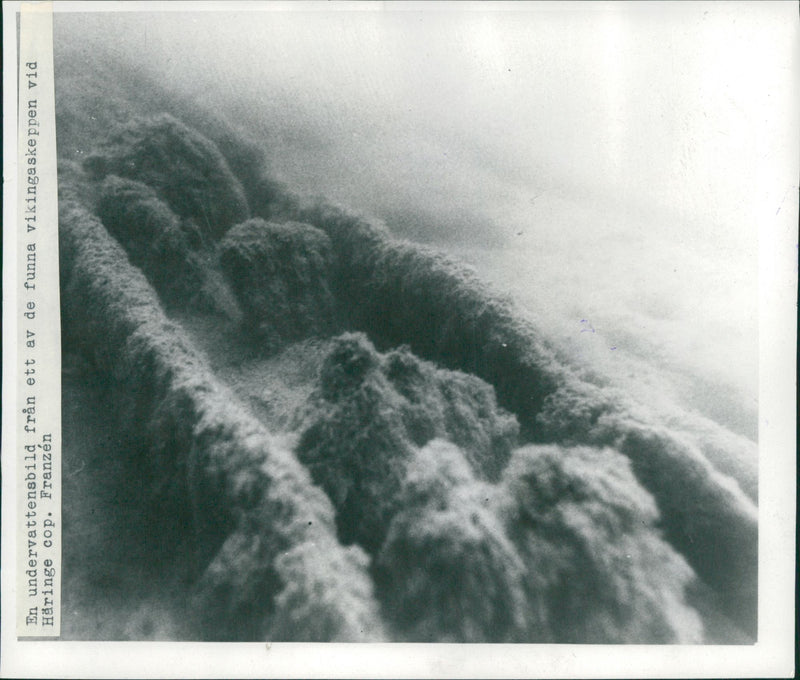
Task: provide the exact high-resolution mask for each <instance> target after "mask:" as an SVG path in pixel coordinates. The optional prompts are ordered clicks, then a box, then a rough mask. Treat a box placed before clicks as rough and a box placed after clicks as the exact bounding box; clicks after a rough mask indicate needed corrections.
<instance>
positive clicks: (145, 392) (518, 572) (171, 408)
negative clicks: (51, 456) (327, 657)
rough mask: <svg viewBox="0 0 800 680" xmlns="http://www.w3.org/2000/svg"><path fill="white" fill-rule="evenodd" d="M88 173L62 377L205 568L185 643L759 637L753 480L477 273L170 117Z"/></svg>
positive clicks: (68, 295)
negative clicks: (75, 361)
mask: <svg viewBox="0 0 800 680" xmlns="http://www.w3.org/2000/svg"><path fill="white" fill-rule="evenodd" d="M73 124H74V122H73ZM236 148H237V149H241V145H239V146H237V147H236ZM60 168H61V176H60V192H61V196H60V199H61V200H60V204H61V207H60V233H61V257H62V267H61V270H62V307H63V325H64V333H63V338H64V340H63V342H64V353H65V355H68V356H70V357H78V358H79V359H80V362H81V365H82V366H83V367H84V368H83V369H82V371H83V372H82V374H81V375H82V376H83V377H82V378H80V379H84V380H86V381H89V380H90V379H91V380H95V381H97V380H100V381H101V382H102V383H103V384H104V385H105V395H106V398H107V399H108V400H109V401H110V402H111V403H113V414H114V416H113V423H112V427H113V428H115V429H117V430H121V431H125V432H127V433H128V434H127V436H126V438H125V441H126V442H129V443H130V446H131V447H133V448H135V452H134V453H133V454H131V453H130V452H129V453H127V454H125V458H126V460H127V461H128V463H127V464H126V467H125V471H126V474H128V475H131V476H135V477H137V478H138V479H145V480H147V485H146V487H147V490H148V493H147V497H146V498H144V499H142V501H141V503H142V508H143V509H142V513H141V516H142V517H146V518H147V521H148V522H149V527H148V531H150V532H152V533H153V534H158V533H159V532H164V533H167V534H169V536H170V537H179V539H178V540H180V541H182V544H185V550H186V554H188V555H189V556H190V559H189V562H190V564H189V566H188V567H186V569H185V572H184V574H183V577H182V579H181V581H180V583H181V587H182V588H184V589H185V595H186V602H188V605H187V608H186V611H187V612H188V625H186V627H184V628H181V631H182V632H181V633H180V635H181V636H184V637H189V638H199V639H225V640H231V639H246V640H261V639H268V640H320V641H324V640H331V641H333V640H340V641H341V640H348V641H361V640H378V639H389V640H398V641H406V640H408V641H464V642H551V641H553V642H637V643H653V642H701V641H715V642H720V641H722V642H724V641H739V640H741V639H743V638H744V639H746V638H747V636H753V635H754V634H755V609H756V563H757V508H756V504H755V502H756V498H755V491H754V488H753V486H752V479H753V476H752V471H751V469H750V468H749V467H748V466H747V465H746V464H742V463H741V461H734V462H733V463H731V464H730V465H728V466H725V465H719V464H712V463H711V462H709V460H708V458H707V457H706V456H705V455H704V453H703V450H704V448H703V442H702V441H698V438H697V435H696V434H695V433H692V432H682V431H676V429H675V428H674V427H667V426H666V425H665V424H662V423H659V422H657V421H656V420H654V419H653V417H652V416H650V415H649V414H648V413H647V412H646V410H645V409H643V408H641V407H639V406H637V405H635V404H632V403H630V402H629V401H628V400H627V399H626V398H625V396H624V395H620V394H618V393H615V392H613V391H611V390H609V389H605V388H601V387H598V386H596V385H592V384H589V383H587V382H586V381H584V380H582V379H580V378H579V377H578V376H577V375H576V374H575V373H574V372H573V371H572V370H571V369H570V368H569V367H568V366H566V365H564V364H563V363H562V362H560V361H558V360H557V359H556V355H555V353H554V352H553V351H552V350H551V349H550V348H548V346H547V345H546V343H545V342H544V341H543V340H542V338H541V337H540V334H539V333H538V332H537V329H536V328H535V326H534V325H533V324H532V323H531V322H530V321H529V320H528V319H527V318H526V317H525V316H524V315H523V314H522V313H520V312H519V310H517V309H516V308H515V307H514V305H513V304H512V303H511V302H510V301H509V300H506V299H504V298H502V297H500V296H498V295H497V294H495V293H494V292H493V291H491V290H490V289H489V288H488V287H487V286H485V285H484V284H483V282H481V281H480V279H479V278H478V277H477V276H476V275H475V274H474V273H473V272H472V271H471V270H470V269H469V268H467V267H465V266H463V265H461V264H460V263H458V262H456V261H454V260H453V259H451V258H449V257H447V256H445V255H444V254H442V253H440V252H437V251H436V250H434V249H432V248H428V247H425V246H421V245H418V244H414V243H411V242H407V241H401V240H398V239H395V238H393V237H392V236H391V234H390V233H389V231H388V229H387V228H386V227H385V226H384V225H382V224H381V223H378V222H376V221H374V220H370V219H367V218H364V217H361V216H358V215H354V214H352V213H351V212H349V211H347V210H345V209H342V208H339V207H335V206H332V205H330V204H329V203H327V202H325V201H323V200H317V199H315V200H308V199H303V198H300V197H298V196H296V195H294V194H293V193H292V192H291V191H289V190H288V189H287V188H285V187H283V186H281V185H280V184H278V183H276V182H275V181H273V180H271V179H269V178H268V177H267V176H265V175H264V174H263V173H262V174H261V175H258V174H254V173H253V170H252V167H250V166H248V173H247V175H246V176H242V177H237V176H236V173H234V172H233V171H232V170H231V167H230V166H229V165H228V162H227V160H226V158H225V148H224V147H219V148H218V147H217V145H216V144H215V143H214V142H213V141H211V140H210V139H208V138H206V137H205V136H204V135H203V134H202V133H201V132H200V131H198V130H196V129H192V128H189V127H188V126H186V125H185V124H183V123H182V122H181V121H179V120H178V119H176V118H175V117H173V116H170V115H165V114H161V115H157V116H144V117H139V118H133V119H132V120H130V121H128V122H126V123H124V124H123V125H122V126H120V127H118V128H116V129H114V130H113V131H112V132H111V133H110V134H109V135H108V137H107V138H106V139H104V140H101V141H100V142H99V143H98V144H97V145H96V146H95V148H94V149H93V150H91V152H90V153H89V154H88V157H87V160H86V161H84V162H82V163H73V162H68V161H66V159H65V160H64V162H62V163H61V164H60ZM80 379H78V380H77V383H80ZM73 380H74V378H73ZM78 426H79V424H78V423H76V424H74V425H73V427H78ZM69 428H70V425H69V423H68V424H67V429H66V432H67V436H65V445H66V446H67V448H69V445H70V442H69V439H68V434H69ZM67 455H68V454H67ZM716 456H717V458H718V459H719V460H722V461H723V462H724V461H726V460H727V459H726V456H725V453H724V452H719V451H717V452H716ZM753 465H755V461H753ZM721 469H724V470H725V473H723V472H721V471H720V470H721ZM743 487H744V488H746V489H748V490H749V491H748V493H745V492H744V491H743V490H742V488H743ZM159 505H163V506H164V507H168V508H171V509H175V512H173V513H171V516H170V518H169V519H168V520H167V519H164V520H163V521H162V520H161V519H160V518H159V513H158V512H157V508H158V507H159ZM154 508H156V510H155V511H154ZM67 521H69V517H67ZM170 540H173V539H170ZM167 543H169V541H167ZM165 564H169V562H168V561H167V562H165ZM73 565H74V568H75V569H80V555H79V554H77V553H76V554H75V556H74V557H73ZM76 597H77V596H76ZM164 630H165V631H166V632H164V634H165V635H169V634H170V633H171V632H172V634H176V633H174V630H175V629H172V630H171V629H170V628H169V626H167V627H166V628H165V629H164Z"/></svg>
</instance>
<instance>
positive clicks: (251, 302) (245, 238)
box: [220, 218, 335, 345]
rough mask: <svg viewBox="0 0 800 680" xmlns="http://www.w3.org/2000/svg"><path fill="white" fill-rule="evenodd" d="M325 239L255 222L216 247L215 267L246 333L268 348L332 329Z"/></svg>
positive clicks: (301, 228) (305, 229) (308, 229)
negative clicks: (231, 294)
mask: <svg viewBox="0 0 800 680" xmlns="http://www.w3.org/2000/svg"><path fill="white" fill-rule="evenodd" d="M332 258H333V255H332V252H331V244H330V239H329V238H328V236H327V235H326V234H325V232H323V231H321V230H319V229H317V228H316V227H312V226H310V225H308V224H301V223H299V222H287V223H285V224H278V223H275V222H265V221H264V220H262V219H260V218H256V219H252V220H248V221H247V222H244V223H242V224H239V225H236V226H235V227H233V228H232V229H231V230H230V231H228V233H227V234H226V235H225V238H224V239H223V240H222V243H221V244H220V265H221V268H222V271H223V272H224V273H225V275H226V277H227V278H228V280H229V281H230V282H231V286H232V288H233V290H234V292H235V294H236V297H237V299H238V301H239V304H240V305H241V308H242V310H243V311H244V319H243V320H244V323H245V324H246V326H247V328H248V329H249V330H250V331H252V332H253V333H255V334H256V335H257V336H259V339H260V340H261V341H263V342H264V343H266V344H268V345H280V344H281V343H286V342H289V341H296V340H300V339H302V338H307V337H314V336H321V335H326V334H328V333H330V332H331V330H332V329H333V328H334V311H335V310H334V298H333V294H332V293H331V290H330V283H329V279H330V271H331V268H332V266H333V263H332Z"/></svg>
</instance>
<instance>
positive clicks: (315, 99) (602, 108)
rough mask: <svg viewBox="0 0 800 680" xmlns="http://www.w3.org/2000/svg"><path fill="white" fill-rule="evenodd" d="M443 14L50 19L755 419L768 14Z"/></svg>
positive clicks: (635, 366)
mask: <svg viewBox="0 0 800 680" xmlns="http://www.w3.org/2000/svg"><path fill="white" fill-rule="evenodd" d="M270 7H271V8H272V9H278V8H279V7H280V5H270ZM455 10H456V11H453V8H452V6H451V8H450V9H449V10H447V9H443V6H441V5H437V6H432V5H428V6H425V7H421V6H420V5H416V4H413V3H397V4H396V5H391V4H390V5H385V4H383V5H381V4H376V5H357V6H355V9H353V8H352V6H350V9H344V10H341V11H298V10H296V9H295V11H291V12H285V11H266V12H257V13H247V14H244V13H237V12H227V13H224V14H222V13H208V12H204V13H192V14H187V13H177V12H160V13H152V14H149V13H141V12H136V13H122V12H120V13H113V14H100V13H98V14H92V15H80V16H70V15H66V14H65V15H61V16H59V17H58V20H57V23H56V32H57V33H56V34H57V37H58V36H61V39H64V40H79V41H81V45H82V46H83V50H84V51H83V53H84V54H85V55H86V58H91V54H92V45H102V46H103V48H104V49H105V50H111V52H114V53H116V54H117V55H118V56H119V57H121V58H122V59H124V60H126V61H129V62H135V63H138V64H140V65H141V66H142V67H143V68H144V69H145V70H147V71H149V72H152V73H155V74H157V75H158V77H159V79H160V80H161V81H162V82H163V83H164V84H166V85H168V86H169V87H171V88H174V90H175V91H176V92H177V93H180V94H182V95H188V96H190V97H194V98H196V100H197V102H198V105H199V106H203V107H208V108H210V109H212V110H215V111H217V112H219V113H221V114H223V115H224V116H226V117H227V118H228V119H229V120H231V122H233V123H235V124H237V125H240V126H241V127H242V128H244V129H245V130H247V131H248V133H249V134H250V135H251V136H252V137H253V138H255V139H257V140H258V141H259V143H263V146H264V148H265V149H266V151H267V155H268V159H269V162H270V165H271V168H272V171H273V173H274V174H275V175H276V176H277V177H280V178H282V179H284V180H285V181H286V182H287V183H289V184H290V186H292V187H295V188H297V189H299V190H301V191H306V192H310V193H314V194H320V195H324V196H327V197H329V198H331V199H334V200H337V201H341V202H343V203H345V204H347V205H349V206H351V207H353V208H355V209H363V210H365V211H367V212H369V213H371V214H374V215H376V216H378V217H381V218H383V219H385V220H386V222H387V223H388V224H389V225H390V226H391V228H392V229H393V231H394V232H395V233H397V234H401V235H405V236H408V237H410V238H414V239H417V240H422V241H427V242H432V243H437V244H443V245H445V246H447V247H448V248H449V249H451V250H452V252H454V253H456V254H458V255H459V256H461V257H463V258H464V259H466V260H468V261H470V262H472V263H473V264H475V265H476V267H477V268H478V269H479V271H481V272H482V273H483V275H484V276H485V277H487V278H489V279H490V280H492V281H494V282H495V283H496V284H497V285H498V286H499V287H500V288H502V289H504V290H507V291H509V292H510V293H511V294H512V295H513V296H514V297H515V298H516V299H517V300H518V302H519V303H520V304H522V305H523V306H525V307H526V308H527V310H528V311H529V312H530V313H531V315H532V316H534V318H536V319H537V321H538V322H539V324H540V326H541V327H542V328H543V329H545V330H546V332H547V333H549V334H550V335H551V337H552V338H553V339H555V340H556V341H557V343H558V344H559V346H560V347H561V348H562V350H563V352H564V353H565V354H566V355H568V356H569V357H570V358H571V359H572V360H573V361H575V362H577V363H585V364H588V365H591V366H592V367H593V368H594V369H595V370H597V371H598V372H600V373H602V374H604V375H606V376H610V377H611V379H612V380H616V381H618V382H619V383H621V384H623V385H624V386H625V387H626V388H627V389H630V390H631V391H633V392H634V393H637V394H638V395H639V396H641V397H642V398H644V399H647V400H648V401H657V400H658V399H664V400H665V403H672V402H679V403H682V404H683V405H684V406H689V407H691V408H697V409H699V410H701V411H703V412H704V413H705V414H707V415H709V416H711V417H713V418H715V419H716V420H718V421H719V422H721V423H723V424H725V425H727V426H728V427H730V428H731V429H733V430H735V431H737V432H739V433H741V434H745V435H747V436H749V437H751V438H756V436H757V388H758V309H757V307H758V304H757V302H758V265H759V259H758V233H759V228H760V226H761V225H763V220H764V216H765V215H767V214H768V212H769V211H774V210H776V209H777V210H779V209H780V206H781V201H782V200H783V198H785V196H786V195H787V192H790V191H791V186H792V185H791V183H789V182H787V183H786V185H785V186H784V185H783V184H781V182H780V181H777V182H776V181H775V179H776V177H777V178H778V179H779V180H780V174H779V173H777V172H776V167H777V166H776V163H777V162H778V160H780V159H781V158H783V156H782V155H781V154H782V153H784V150H785V149H786V148H788V145H789V139H788V137H787V134H788V133H787V126H785V125H782V124H781V122H782V120H783V119H782V118H781V116H782V115H783V114H782V113H781V112H783V111H788V110H790V108H791V107H790V102H789V97H790V94H791V90H790V89H789V88H788V87H786V83H787V82H789V78H790V77H791V73H790V71H789V70H788V65H787V64H785V63H784V62H785V61H786V55H787V54H789V53H790V48H789V46H790V44H791V43H790V41H791V31H790V30H789V27H788V26H787V27H785V28H784V24H783V23H782V21H781V17H782V14H781V12H782V10H780V9H779V6H777V5H773V4H768V3H752V4H721V3H719V4H701V3H675V4H671V3H655V4H648V3H635V4H624V5H608V4H606V3H597V4H591V5H585V4H579V3H564V4H560V3H556V4H535V5H526V4H516V5H515V6H514V7H513V9H511V10H509V11H506V6H504V5H501V4H492V5H488V6H486V5H481V6H472V5H465V6H461V7H457V8H455ZM791 181H792V182H793V181H794V179H792V180H791ZM765 206H767V207H766V208H765ZM667 408H668V406H667Z"/></svg>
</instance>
